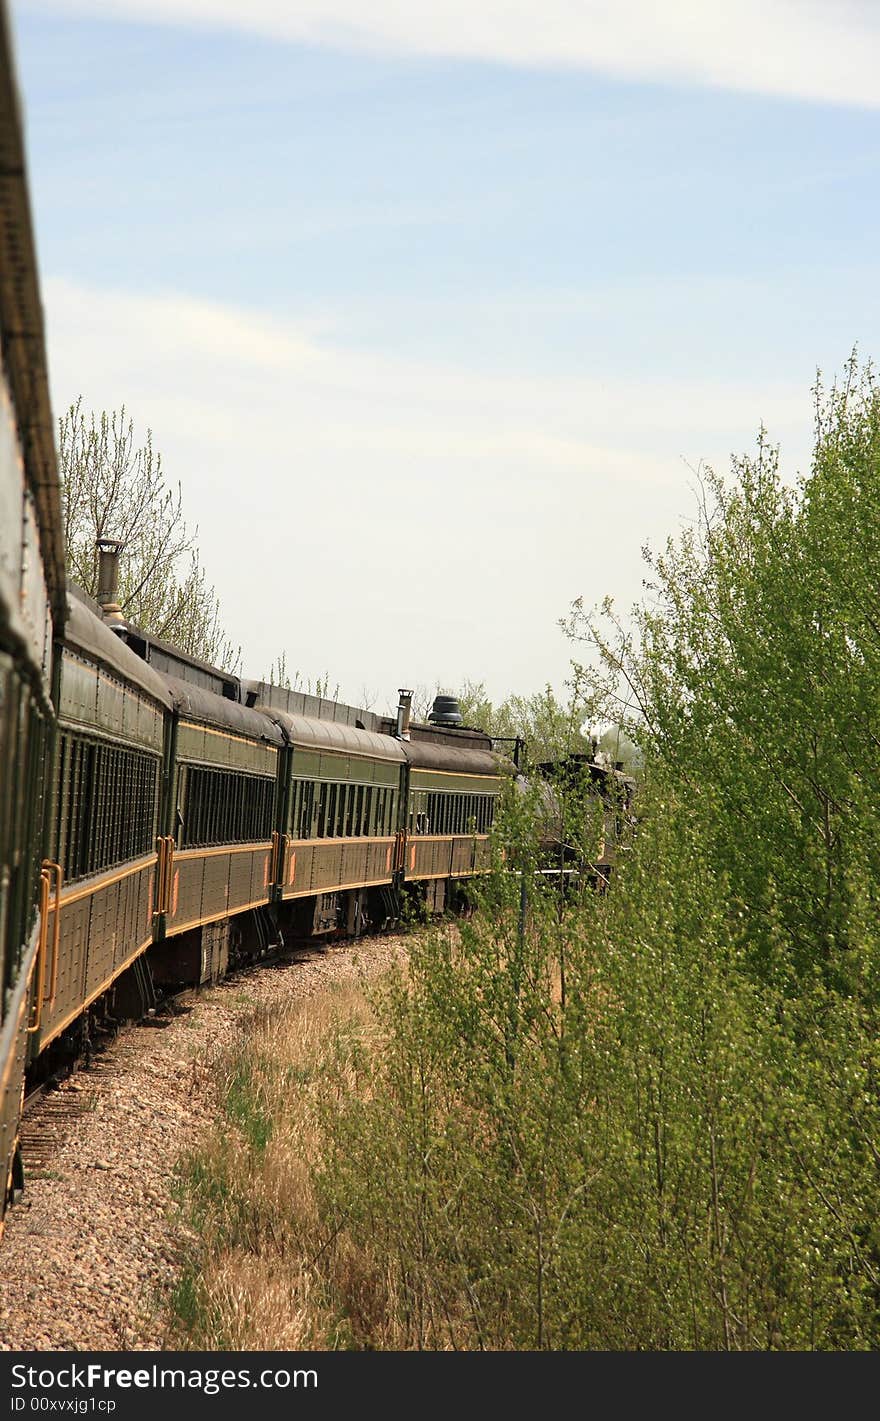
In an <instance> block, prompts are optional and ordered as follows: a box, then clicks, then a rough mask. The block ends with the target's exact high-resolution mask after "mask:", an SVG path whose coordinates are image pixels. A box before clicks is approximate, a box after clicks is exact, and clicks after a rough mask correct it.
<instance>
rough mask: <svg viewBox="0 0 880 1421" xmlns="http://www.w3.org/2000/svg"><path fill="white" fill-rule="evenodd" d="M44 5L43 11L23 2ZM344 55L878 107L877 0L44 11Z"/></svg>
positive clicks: (187, 5)
mask: <svg viewBox="0 0 880 1421" xmlns="http://www.w3.org/2000/svg"><path fill="white" fill-rule="evenodd" d="M21 3H22V5H23V6H30V7H45V5H46V3H47V0H21ZM49 3H53V4H54V8H56V9H63V10H68V11H74V12H78V13H88V14H101V15H109V16H119V17H121V18H137V19H147V20H150V21H155V22H161V23H166V24H175V25H194V26H206V27H208V26H209V27H222V28H227V29H236V30H244V31H248V32H251V33H256V34H262V35H266V36H269V37H271V38H273V39H280V40H288V41H300V42H304V43H308V44H315V45H325V46H332V47H338V48H343V49H355V50H366V51H373V52H379V53H385V54H391V55H432V56H441V57H453V58H463V59H477V60H488V61H490V62H497V63H501V64H512V65H518V66H530V67H553V68H583V69H587V70H593V71H596V72H598V73H603V74H609V75H613V76H616V77H621V78H626V79H657V80H661V81H672V82H676V83H678V82H690V83H697V84H703V85H710V86H713V87H722V88H730V89H740V90H747V91H752V92H757V93H765V94H777V95H783V96H786V97H794V98H806V99H814V100H821V101H830V102H832V103H844V104H856V105H864V106H868V107H877V106H878V105H880V78H878V64H877V54H878V44H880V6H878V5H877V4H875V3H874V0H735V3H732V0H664V3H662V4H659V3H658V0H542V3H541V4H540V5H536V4H535V3H534V0H433V3H431V4H418V3H413V0H369V3H365V0H249V3H248V4H246V5H243V4H242V3H241V0H49Z"/></svg>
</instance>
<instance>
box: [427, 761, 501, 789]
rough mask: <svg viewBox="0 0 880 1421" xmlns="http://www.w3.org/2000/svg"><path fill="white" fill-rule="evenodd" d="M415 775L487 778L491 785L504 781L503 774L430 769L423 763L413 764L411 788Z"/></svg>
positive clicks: (463, 778) (458, 778)
mask: <svg viewBox="0 0 880 1421" xmlns="http://www.w3.org/2000/svg"><path fill="white" fill-rule="evenodd" d="M413 775H446V776H447V777H448V778H449V779H454V780H485V782H486V783H487V784H490V785H494V784H497V785H500V784H501V783H502V777H501V775H478V774H476V772H475V771H474V770H428V769H424V768H423V767H422V766H421V765H413V766H412V769H411V770H410V774H409V784H410V789H412V780H413ZM450 792H451V791H450Z"/></svg>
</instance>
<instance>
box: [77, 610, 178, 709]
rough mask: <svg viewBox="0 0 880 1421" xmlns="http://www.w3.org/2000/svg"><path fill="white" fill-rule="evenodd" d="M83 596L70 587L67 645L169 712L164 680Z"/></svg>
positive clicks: (169, 696)
mask: <svg viewBox="0 0 880 1421" xmlns="http://www.w3.org/2000/svg"><path fill="white" fill-rule="evenodd" d="M84 596H85V594H84V593H81V592H80V590H79V588H77V587H74V586H73V585H72V584H71V585H70V586H69V588H68V596H67V625H66V627H65V629H64V636H63V638H62V640H63V642H64V645H65V646H70V647H72V648H73V650H75V651H78V652H80V653H81V654H82V655H84V656H86V657H89V658H90V659H91V660H93V661H97V662H98V663H99V664H100V665H101V666H104V667H106V668H107V670H108V671H112V672H113V673H114V675H116V676H119V677H121V679H122V680H123V681H128V682H129V683H130V684H131V685H134V686H137V688H138V690H141V691H146V693H147V695H148V696H152V698H153V700H154V701H159V703H160V704H161V705H163V706H166V707H167V708H168V709H169V710H170V708H171V704H172V701H171V693H170V691H169V690H168V687H167V686H166V684H165V680H164V677H162V676H160V675H159V673H158V672H157V671H154V670H153V668H152V667H151V666H148V665H147V663H146V662H145V661H141V659H140V657H139V656H135V654H134V652H133V651H130V650H129V648H128V647H127V646H126V645H125V642H123V641H120V640H119V637H118V636H117V635H116V634H115V632H111V630H110V628H109V627H108V626H107V624H106V622H104V621H102V619H101V618H100V617H97V616H96V615H95V613H94V612H93V611H92V610H91V608H90V607H89V605H88V603H87V602H84V601H83V600H82V599H83V597H84Z"/></svg>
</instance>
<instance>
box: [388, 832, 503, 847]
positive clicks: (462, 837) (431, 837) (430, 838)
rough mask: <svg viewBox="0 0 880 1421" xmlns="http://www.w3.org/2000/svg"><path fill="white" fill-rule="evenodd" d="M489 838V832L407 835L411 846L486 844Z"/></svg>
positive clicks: (407, 840) (408, 843)
mask: <svg viewBox="0 0 880 1421" xmlns="http://www.w3.org/2000/svg"><path fill="white" fill-rule="evenodd" d="M488 838H489V835H488V834H410V833H408V834H407V836H406V842H407V845H408V847H409V848H412V846H413V844H415V845H416V846H418V845H419V844H472V843H474V841H476V842H477V843H478V844H485V843H486V842H487V840H488Z"/></svg>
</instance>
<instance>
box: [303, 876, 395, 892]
mask: <svg viewBox="0 0 880 1421" xmlns="http://www.w3.org/2000/svg"><path fill="white" fill-rule="evenodd" d="M392 879H393V874H390V873H389V874H388V875H387V876H386V877H385V878H368V879H361V878H359V879H356V880H355V882H354V883H328V884H326V885H325V886H324V887H323V888H314V887H313V888H297V889H295V890H294V891H293V892H289V891H287V890H285V891H284V892H283V893H282V894H281V897H282V898H317V896H318V894H319V893H348V892H349V891H350V890H351V889H352V888H378V887H380V886H381V885H382V884H383V883H391V881H392Z"/></svg>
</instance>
